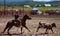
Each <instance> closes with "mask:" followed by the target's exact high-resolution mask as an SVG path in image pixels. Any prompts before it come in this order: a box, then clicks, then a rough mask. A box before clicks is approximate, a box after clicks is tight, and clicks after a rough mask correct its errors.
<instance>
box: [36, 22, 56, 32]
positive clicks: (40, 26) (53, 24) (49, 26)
mask: <svg viewBox="0 0 60 36" xmlns="http://www.w3.org/2000/svg"><path fill="white" fill-rule="evenodd" d="M53 27H56V24H55V23H52V24H51V25H50V24H49V25H46V24H45V23H41V22H39V26H38V28H37V31H36V32H38V30H39V28H45V29H46V32H45V33H48V32H47V30H51V31H52V32H53V29H52V28H53ZM53 33H54V32H53Z"/></svg>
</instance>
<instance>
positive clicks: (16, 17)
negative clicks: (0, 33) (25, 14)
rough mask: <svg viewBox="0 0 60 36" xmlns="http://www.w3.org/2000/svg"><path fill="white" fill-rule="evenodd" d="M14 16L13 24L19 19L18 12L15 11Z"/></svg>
mask: <svg viewBox="0 0 60 36" xmlns="http://www.w3.org/2000/svg"><path fill="white" fill-rule="evenodd" d="M14 17H15V19H14V20H13V23H14V24H17V23H18V22H19V21H18V18H19V14H18V12H16V13H15V14H14Z"/></svg>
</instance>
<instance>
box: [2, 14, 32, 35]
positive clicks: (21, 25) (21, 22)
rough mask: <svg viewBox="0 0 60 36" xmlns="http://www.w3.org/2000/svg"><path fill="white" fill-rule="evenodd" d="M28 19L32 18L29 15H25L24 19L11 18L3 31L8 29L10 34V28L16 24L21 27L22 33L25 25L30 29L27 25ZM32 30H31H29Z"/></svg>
mask: <svg viewBox="0 0 60 36" xmlns="http://www.w3.org/2000/svg"><path fill="white" fill-rule="evenodd" d="M27 19H29V20H30V19H31V18H30V17H29V16H28V15H24V16H23V18H22V19H19V20H11V21H8V22H7V25H6V27H5V29H4V31H3V32H2V33H4V32H5V31H6V30H7V29H8V30H7V32H8V34H9V30H10V29H11V28H12V27H13V26H16V27H21V33H22V29H23V27H25V28H26V29H27V30H29V29H28V28H27V27H26V20H27ZM29 31H30V30H29Z"/></svg>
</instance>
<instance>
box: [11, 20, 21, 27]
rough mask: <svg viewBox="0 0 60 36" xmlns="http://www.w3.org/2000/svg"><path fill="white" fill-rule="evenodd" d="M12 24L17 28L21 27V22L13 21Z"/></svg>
mask: <svg viewBox="0 0 60 36" xmlns="http://www.w3.org/2000/svg"><path fill="white" fill-rule="evenodd" d="M12 23H13V24H14V25H15V26H16V27H19V25H20V23H21V22H20V21H19V20H12Z"/></svg>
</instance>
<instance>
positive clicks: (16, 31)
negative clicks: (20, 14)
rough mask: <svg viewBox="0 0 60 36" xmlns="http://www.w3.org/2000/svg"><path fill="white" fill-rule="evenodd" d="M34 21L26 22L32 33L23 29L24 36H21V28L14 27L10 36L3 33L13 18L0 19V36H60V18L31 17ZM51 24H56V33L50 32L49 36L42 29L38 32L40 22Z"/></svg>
mask: <svg viewBox="0 0 60 36" xmlns="http://www.w3.org/2000/svg"><path fill="white" fill-rule="evenodd" d="M31 18H32V20H27V21H26V26H27V27H28V28H29V29H30V31H31V32H29V31H28V30H27V29H25V28H24V29H23V34H20V33H21V32H20V28H17V27H15V26H14V27H13V28H12V29H11V30H10V33H11V34H10V35H8V34H7V31H6V32H5V33H1V32H2V31H3V30H4V28H5V26H6V23H7V22H8V21H10V20H12V19H13V17H0V36H60V16H50V17H49V16H44V17H43V16H40V17H38V16H37V17H31ZM40 21H41V22H42V23H46V24H51V23H56V26H57V27H56V28H53V31H54V33H52V32H51V31H50V30H49V31H48V33H49V34H44V33H45V29H43V28H40V29H39V31H38V32H36V29H37V27H38V23H39V22H40Z"/></svg>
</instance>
